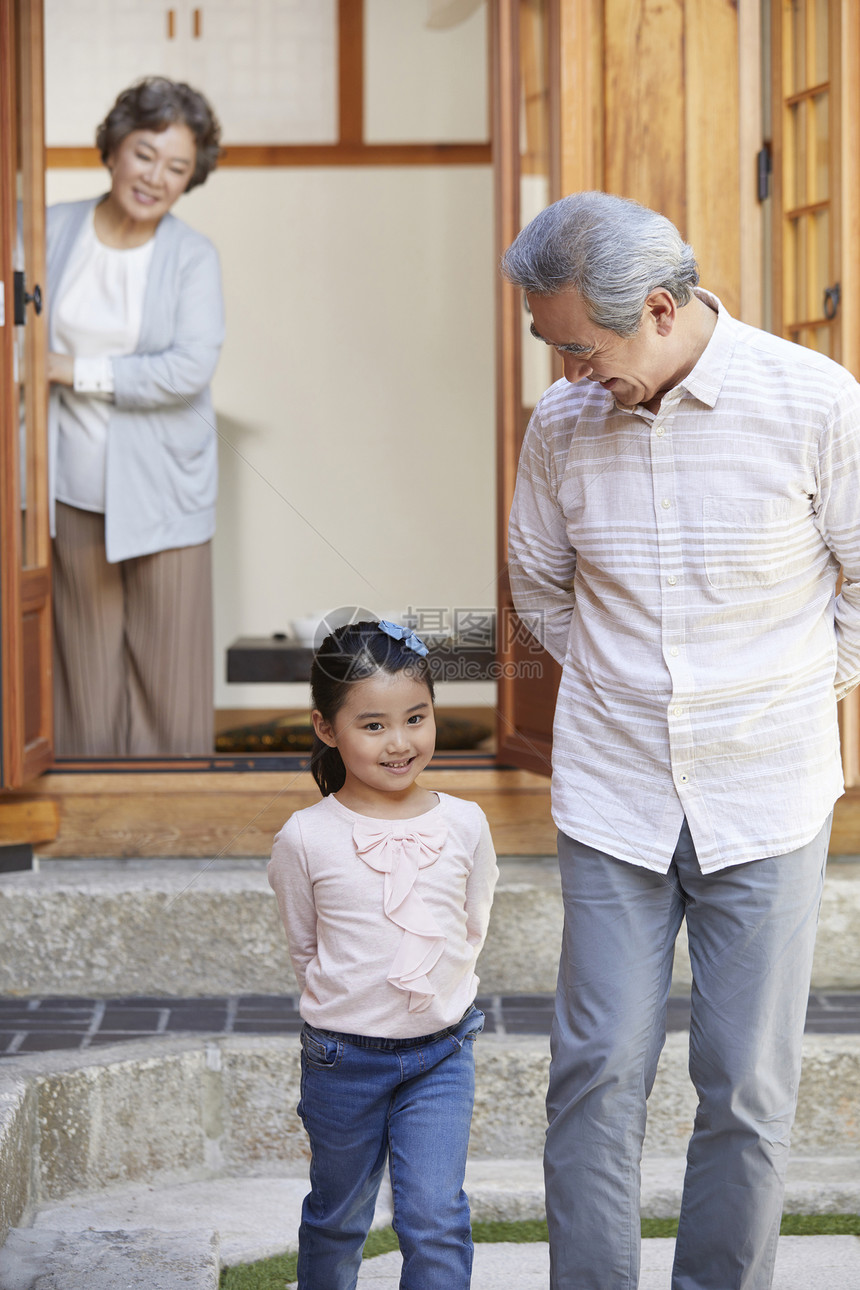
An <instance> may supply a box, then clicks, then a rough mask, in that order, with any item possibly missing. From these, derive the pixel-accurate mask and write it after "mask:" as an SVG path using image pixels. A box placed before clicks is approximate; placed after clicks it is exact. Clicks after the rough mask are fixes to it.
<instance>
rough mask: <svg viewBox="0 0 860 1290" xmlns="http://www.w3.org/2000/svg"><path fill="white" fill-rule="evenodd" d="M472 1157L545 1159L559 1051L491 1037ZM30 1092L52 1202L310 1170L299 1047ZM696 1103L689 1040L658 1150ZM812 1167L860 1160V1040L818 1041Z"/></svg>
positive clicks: (100, 1063) (43, 1181) (23, 1074)
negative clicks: (150, 1185)
mask: <svg viewBox="0 0 860 1290" xmlns="http://www.w3.org/2000/svg"><path fill="white" fill-rule="evenodd" d="M476 1062H477V1078H476V1095H475V1111H474V1117H473V1123H472V1144H471V1155H472V1158H473V1159H481V1158H483V1159H499V1160H502V1159H511V1160H524V1159H537V1158H539V1157H540V1155H541V1153H542V1150H543V1139H544V1132H545V1127H546V1112H545V1104H544V1102H545V1094H546V1083H547V1075H548V1070H549V1042H548V1040H547V1039H546V1038H542V1037H530V1036H529V1037H527V1036H501V1035H493V1034H490V1035H484V1036H482V1037H481V1040H480V1042H479V1044H478V1046H477V1052H476ZM21 1081H24V1082H31V1083H32V1086H33V1088H34V1090H35V1096H36V1097H37V1101H38V1111H37V1113H38V1121H39V1122H38V1161H39V1186H40V1188H41V1195H42V1197H43V1198H52V1197H53V1198H59V1197H61V1196H63V1195H68V1194H70V1193H73V1192H81V1191H87V1190H94V1189H96V1188H100V1187H104V1186H110V1185H117V1184H121V1183H126V1182H135V1181H139V1180H143V1179H150V1180H155V1181H168V1180H171V1179H172V1180H174V1181H179V1180H181V1179H186V1180H187V1179H190V1178H204V1177H207V1176H209V1177H211V1176H217V1175H218V1174H223V1173H240V1172H242V1173H256V1174H262V1173H266V1172H270V1173H273V1174H277V1173H278V1171H279V1170H281V1169H282V1168H283V1166H284V1164H285V1163H290V1162H291V1163H293V1164H301V1163H304V1162H306V1160H307V1142H306V1138H305V1135H304V1131H303V1129H302V1126H301V1123H300V1121H299V1119H298V1117H297V1115H296V1109H295V1108H296V1104H297V1101H298V1094H299V1044H298V1040H297V1038H296V1037H295V1036H292V1037H287V1038H284V1037H281V1036H278V1037H261V1036H237V1035H232V1036H222V1037H216V1038H210V1039H208V1040H206V1039H197V1040H194V1039H188V1038H185V1039H180V1040H175V1039H174V1040H168V1039H151V1040H141V1041H137V1042H133V1043H126V1044H119V1045H116V1046H115V1047H112V1048H100V1049H96V1050H87V1051H85V1052H83V1053H78V1052H75V1053H51V1054H44V1055H40V1056H33V1057H20V1058H10V1059H9V1060H8V1061H6V1062H4V1063H3V1064H2V1067H0V1094H2V1092H3V1090H4V1089H7V1088H9V1087H10V1086H13V1085H14V1084H16V1083H18V1082H21ZM695 1103H696V1098H695V1092H694V1090H693V1087H692V1085H691V1083H690V1080H689V1076H688V1074H687V1037H686V1035H685V1034H683V1033H680V1032H678V1033H674V1034H670V1035H669V1036H668V1038H667V1042H666V1046H665V1049H664V1051H663V1054H662V1057H661V1059H660V1065H659V1069H658V1073H657V1080H656V1082H655V1086H654V1091H653V1093H652V1096H651V1099H650V1101H649V1115H648V1129H647V1134H646V1139H645V1141H646V1151H647V1152H648V1153H649V1154H652V1155H660V1156H681V1155H683V1154H684V1152H685V1151H686V1145H687V1140H688V1138H689V1135H690V1132H691V1129H692V1124H693V1116H694V1113H695ZM792 1142H793V1147H794V1151H795V1152H796V1153H797V1154H798V1155H801V1156H815V1155H826V1156H832V1155H846V1154H849V1153H851V1152H856V1153H857V1154H858V1155H860V1035H839V1036H830V1035H808V1036H806V1038H805V1040H804V1064H803V1074H802V1078H801V1086H800V1097H799V1101H798V1110H797V1119H796V1122H795V1128H794V1132H793V1136H792Z"/></svg>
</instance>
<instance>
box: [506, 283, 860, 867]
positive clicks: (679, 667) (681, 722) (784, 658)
mask: <svg viewBox="0 0 860 1290" xmlns="http://www.w3.org/2000/svg"><path fill="white" fill-rule="evenodd" d="M698 294H699V295H700V296H701V298H702V299H703V300H705V301H706V303H708V304H710V305H711V306H712V307H713V308H716V309H717V310H718V319H717V324H716V327H715V329H714V332H713V335H712V337H711V339H710V341H709V343H708V345H707V348H706V349H705V351H704V353H703V354H702V355H701V357H700V358H699V361H698V362H697V363H696V365H695V367H694V368H693V370H692V371H691V372H690V374H689V375H688V376H686V377H685V378H684V379H683V380H682V381H681V382H680V383H679V384H678V385H677V386H676V387H675V388H673V389H672V390H670V391H669V392H668V393H667V394H665V395H664V396H663V400H662V403H661V406H660V410H659V412H657V413H656V415H655V414H652V413H649V412H647V411H646V410H645V409H644V408H642V407H637V408H634V409H625V408H622V407H620V406H619V405H618V404H616V403H615V401H614V399H613V398H612V395H611V394H609V393H607V392H606V391H605V390H603V389H602V388H601V387H600V385H598V384H596V383H591V382H589V381H587V380H584V381H580V382H578V383H577V384H576V385H571V384H569V383H568V382H566V381H558V382H557V383H556V384H555V385H553V386H552V387H551V388H550V389H549V390H548V391H547V392H546V394H544V396H543V398H542V399H541V400H540V402H539V404H538V406H537V408H536V409H535V412H534V415H533V417H532V420H531V424H530V426H529V429H528V433H527V435H526V440H525V443H524V445H523V452H522V457H521V459H520V466H519V475H518V481H517V488H516V494H515V498H514V505H513V511H512V515H511V527H510V573H511V585H512V588H513V593H514V602H515V604H516V607H517V610H518V612H519V614H520V616H521V617H522V619H523V620H524V622H526V623H527V625H528V626H529V627H530V628H531V629H532V631H533V632H534V634H535V636H536V637H537V638H538V639H539V640H540V641H541V643H542V644H543V645H544V646H545V647H546V648H547V649H548V650H549V652H550V653H551V654H552V655H553V656H554V657H555V658H556V659H558V661H559V662H560V663H562V665H563V673H562V680H561V686H560V689H559V695H558V702H557V706H556V716H555V729H554V736H553V781H552V799H553V816H554V819H555V822H556V824H557V825H558V827H559V828H560V829H561V830H562V831H563V832H565V833H566V834H568V836H570V837H573V838H576V839H577V840H578V841H580V842H584V843H586V844H587V845H589V846H593V847H596V848H598V849H600V850H601V851H605V852H608V853H609V854H611V855H614V856H616V857H617V858H619V859H621V860H626V861H629V862H631V863H633V864H637V865H642V866H644V867H646V868H648V869H653V870H655V871H657V872H666V871H667V870H668V868H669V866H670V864H671V860H672V854H673V851H674V849H675V844H676V842H677V839H678V833H679V831H680V827H681V824H682V822H683V818H684V816H685V815H686V817H687V821H688V823H689V826H690V830H691V833H692V836H693V841H694V843H695V846H696V851H697V854H698V857H699V863H700V866H701V868H702V870H703V872H708V871H712V870H717V869H721V868H725V867H726V866H729V865H733V864H740V863H743V862H746V861H749V860H754V859H757V858H763V857H764V856H769V855H781V854H784V853H786V852H789V851H793V850H795V849H796V848H797V847H800V846H802V845H803V844H804V843H806V842H808V841H810V839H811V838H813V837H814V836H815V834H816V833H817V832H818V831H819V830H820V828H821V826H822V825H823V824H824V821H825V820H826V818H827V815H828V813H829V812H830V810H831V808H832V806H833V803H834V801H835V800H836V798H837V797H838V796H839V795H840V793H841V792H842V771H841V764H840V757H839V735H838V728H837V718H836V701H837V697H841V695H842V694H843V693H846V692H847V691H848V690H849V689H852V688H853V687H854V685H856V684H857V683H858V680H860V581H858V580H860V386H858V385H857V383H856V381H855V380H854V378H853V377H852V376H851V375H850V373H848V372H847V371H845V369H844V368H842V367H840V366H838V364H836V363H833V362H832V361H831V360H829V359H827V358H824V357H822V356H821V355H818V354H815V353H813V352H812V351H811V350H808V349H803V348H801V347H800V346H798V345H794V344H791V343H790V342H788V341H785V340H781V339H779V338H777V337H775V336H771V335H770V334H768V333H767V332H763V331H759V330H757V329H756V328H753V327H748V326H746V325H745V324H743V323H739V322H737V321H736V320H735V319H733V318H732V317H731V316H730V315H729V314H728V313H727V312H726V311H725V309H724V308H723V306H722V305H721V304H720V302H719V301H718V300H717V299H716V298H715V297H713V296H710V295H708V293H706V292H699V293H698ZM840 566H841V568H842V570H843V575H844V581H843V584H842V589H841V592H840V594H839V595H838V596H837V595H836V584H837V577H838V574H839V569H840Z"/></svg>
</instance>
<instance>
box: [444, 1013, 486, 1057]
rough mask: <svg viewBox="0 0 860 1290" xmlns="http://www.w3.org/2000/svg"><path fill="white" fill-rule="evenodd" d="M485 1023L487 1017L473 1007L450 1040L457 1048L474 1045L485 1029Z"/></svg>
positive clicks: (450, 1036)
mask: <svg viewBox="0 0 860 1290" xmlns="http://www.w3.org/2000/svg"><path fill="white" fill-rule="evenodd" d="M484 1021H485V1017H484V1014H483V1012H481V1009H480V1008H476V1007H474V1005H473V1006H472V1007H471V1008H470V1009H469V1011H468V1012H467V1013H466V1015H465V1017H463V1019H462V1021H461V1022H460V1023H459V1025H458V1026H457V1028H456V1030H455V1031H454V1032H453V1033H452V1034H450V1035H449V1036H448V1038H449V1039H450V1040H451V1042H452V1044H454V1046H455V1047H456V1048H462V1046H463V1044H473V1043H474V1042H475V1040H476V1039H477V1038H478V1035H479V1034H480V1033H481V1031H482V1030H483V1029H484Z"/></svg>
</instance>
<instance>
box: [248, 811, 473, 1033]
mask: <svg viewBox="0 0 860 1290" xmlns="http://www.w3.org/2000/svg"><path fill="white" fill-rule="evenodd" d="M437 797H438V799H439V801H438V804H437V805H436V806H435V807H434V808H432V809H431V810H430V811H427V812H426V813H425V814H424V815H418V816H415V817H413V818H412V819H407V820H377V819H372V818H371V817H369V816H365V815H358V814H357V813H356V812H355V811H351V810H349V808H348V807H345V806H343V805H341V803H340V802H338V801H337V799H336V798H335V797H326V798H323V799H322V801H320V802H317V803H316V804H315V805H314V806H311V807H308V808H307V809H305V810H302V811H296V812H295V813H294V814H293V815H292V816H291V817H290V819H289V820H288V821H287V823H286V824H285V825H284V827H283V828H282V829H281V831H280V833H278V835H277V837H276V838H275V843H274V847H273V849H272V858H271V860H270V862H269V867H268V876H269V883H270V885H271V887H272V889H273V890H274V892H275V895H276V896H277V898H278V907H279V909H280V913H281V918H282V920H283V923H284V928H285V930H286V933H287V941H288V943H289V949H290V957H291V959H292V963H293V968H294V969H295V973H296V978H297V980H298V983H299V987H300V989H301V1003H300V1011H301V1015H302V1017H303V1019H304V1020H305V1021H307V1022H308V1023H309V1024H310V1025H312V1026H317V1027H319V1028H321V1029H323V1030H337V1031H343V1032H346V1033H347V1034H361V1035H375V1036H384V1037H386V1038H392V1039H403V1038H413V1037H415V1036H418V1035H427V1034H433V1033H435V1032H436V1031H437V1030H443V1029H445V1028H446V1027H447V1026H452V1025H454V1023H455V1022H457V1021H459V1019H460V1017H461V1016H462V1015H463V1013H464V1012H465V1011H466V1009H467V1008H468V1006H469V1005H470V1004H471V1002H472V1000H473V999H474V997H475V993H476V990H477V988H478V977H477V976H476V974H475V964H476V961H477V958H478V954H479V952H480V950H481V947H482V945H483V943H484V938H485V937H486V934H487V926H488V923H489V916H490V906H491V904H492V899H493V889H494V887H495V885H496V879H497V878H498V868H497V865H496V856H495V852H494V850H493V844H492V840H491V838H490V830H489V826H488V824H487V820H486V817H485V815H484V813H483V811H482V810H481V808H480V807H479V806H477V805H476V804H475V803H474V802H466V801H463V800H461V799H460V798H456V797H449V796H448V794H447V793H437Z"/></svg>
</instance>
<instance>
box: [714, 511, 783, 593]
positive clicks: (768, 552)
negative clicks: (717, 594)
mask: <svg viewBox="0 0 860 1290" xmlns="http://www.w3.org/2000/svg"><path fill="white" fill-rule="evenodd" d="M789 508H790V500H789V498H787V497H772V498H761V497H731V498H726V497H705V498H704V499H703V521H704V545H705V573H706V575H707V579H708V582H709V583H710V585H711V586H712V587H714V588H717V589H719V590H725V589H728V588H733V587H772V586H773V585H774V584H775V583H777V582H779V581H780V579H782V578H784V577H786V576H787V574H788V573H789V572H790V569H789V564H790V558H789V549H788V530H789Z"/></svg>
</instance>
